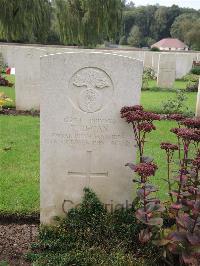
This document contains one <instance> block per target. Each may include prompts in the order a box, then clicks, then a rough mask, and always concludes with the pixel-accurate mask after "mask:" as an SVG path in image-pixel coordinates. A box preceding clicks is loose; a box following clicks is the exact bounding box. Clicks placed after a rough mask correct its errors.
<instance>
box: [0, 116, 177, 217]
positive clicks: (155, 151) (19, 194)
mask: <svg viewBox="0 0 200 266" xmlns="http://www.w3.org/2000/svg"><path fill="white" fill-rule="evenodd" d="M0 124H1V127H0V130H1V132H0V135H1V138H0V162H1V164H0V168H1V169H0V195H1V200H0V211H1V212H9V213H31V212H35V211H39V118H38V117H31V116H3V115H1V116H0ZM156 125H157V131H155V132H152V133H151V134H150V135H149V137H148V143H147V146H146V150H145V155H148V156H151V157H154V158H155V161H156V162H157V164H158V165H159V170H158V171H157V174H156V176H155V177H153V178H152V180H153V182H154V183H155V184H156V185H157V186H158V187H159V189H160V191H159V195H160V196H161V197H162V198H166V191H167V190H166V188H167V186H166V184H165V182H164V181H163V180H162V178H164V177H166V176H165V174H166V165H165V153H164V152H163V151H162V150H160V147H159V146H160V142H162V141H172V142H174V141H175V136H174V135H173V134H172V133H169V130H170V128H171V127H174V126H175V123H174V122H169V121H160V122H157V123H156ZM122 167H123V166H122ZM133 185H134V184H133Z"/></svg>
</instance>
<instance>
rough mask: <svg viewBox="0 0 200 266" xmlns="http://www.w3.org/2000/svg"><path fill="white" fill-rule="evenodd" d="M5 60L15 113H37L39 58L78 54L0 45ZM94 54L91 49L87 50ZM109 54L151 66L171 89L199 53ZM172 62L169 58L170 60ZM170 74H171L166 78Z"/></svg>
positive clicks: (161, 84) (53, 48)
mask: <svg viewBox="0 0 200 266" xmlns="http://www.w3.org/2000/svg"><path fill="white" fill-rule="evenodd" d="M0 51H1V52H2V55H3V57H4V61H5V62H6V63H7V64H8V65H9V66H10V67H15V68H16V88H15V89H16V108H17V109H18V110H30V109H35V110H39V108H40V107H39V106H40V95H39V77H40V64H39V62H40V59H39V58H40V56H42V55H45V54H51V53H57V52H59V51H62V52H63V51H77V49H70V48H60V47H52V46H43V47H42V48H36V47H31V46H15V45H3V46H0ZM89 51H94V50H89ZM109 52H110V53H114V54H120V55H124V56H129V57H132V58H136V59H139V60H142V61H143V64H144V67H152V68H153V69H154V70H155V72H156V75H157V84H158V86H159V87H162V88H171V87H172V86H173V83H174V81H175V78H181V77H182V76H183V75H185V74H186V73H188V72H189V71H190V69H191V67H192V62H193V60H194V59H195V58H198V53H187V54H186V53H158V52H146V51H123V50H109ZM172 57H173V58H174V59H175V60H174V59H170V58H172ZM169 74H170V75H169Z"/></svg>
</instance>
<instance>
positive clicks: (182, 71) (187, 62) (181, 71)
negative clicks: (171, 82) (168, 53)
mask: <svg viewBox="0 0 200 266" xmlns="http://www.w3.org/2000/svg"><path fill="white" fill-rule="evenodd" d="M192 64H193V55H191V54H184V53H180V54H179V53H177V54H176V78H177V79H181V78H182V77H183V76H185V75H186V74H188V73H189V72H190V70H191V69H192Z"/></svg>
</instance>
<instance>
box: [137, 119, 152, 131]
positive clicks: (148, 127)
mask: <svg viewBox="0 0 200 266" xmlns="http://www.w3.org/2000/svg"><path fill="white" fill-rule="evenodd" d="M138 129H139V131H143V132H148V133H149V132H151V131H152V130H156V127H155V126H154V125H153V124H152V123H151V122H146V121H144V122H142V123H140V124H139V125H138Z"/></svg>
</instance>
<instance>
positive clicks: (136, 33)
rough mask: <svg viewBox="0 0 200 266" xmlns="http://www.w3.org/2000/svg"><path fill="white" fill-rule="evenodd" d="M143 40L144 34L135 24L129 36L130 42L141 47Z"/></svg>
mask: <svg viewBox="0 0 200 266" xmlns="http://www.w3.org/2000/svg"><path fill="white" fill-rule="evenodd" d="M141 41H142V34H141V30H140V28H139V27H138V26H133V28H132V29H131V32H130V34H129V37H128V43H129V44H130V45H131V46H134V47H139V46H140V45H141Z"/></svg>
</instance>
